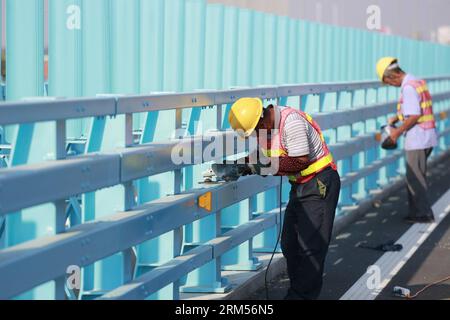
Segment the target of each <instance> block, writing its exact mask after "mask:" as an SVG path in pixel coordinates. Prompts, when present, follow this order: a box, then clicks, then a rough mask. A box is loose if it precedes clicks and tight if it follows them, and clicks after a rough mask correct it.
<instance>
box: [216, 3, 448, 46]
mask: <svg viewBox="0 0 450 320" xmlns="http://www.w3.org/2000/svg"><path fill="white" fill-rule="evenodd" d="M208 2H210V3H217V2H219V3H225V4H233V5H238V6H243V7H251V8H256V9H258V10H262V11H268V12H275V13H278V14H282V15H289V16H291V17H294V18H301V19H306V20H313V21H319V22H323V23H328V24H334V25H340V26H347V27H354V28H367V19H368V15H367V13H366V11H367V8H368V7H369V6H370V5H377V6H378V7H379V8H380V10H381V11H380V13H381V23H382V25H383V27H388V28H389V29H390V30H391V32H392V33H393V34H396V35H400V36H404V37H410V38H414V39H421V40H435V39H437V29H438V28H439V27H441V26H449V27H450V0H426V1H424V0H317V1H315V0H208Z"/></svg>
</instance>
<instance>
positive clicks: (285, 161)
mask: <svg viewBox="0 0 450 320" xmlns="http://www.w3.org/2000/svg"><path fill="white" fill-rule="evenodd" d="M267 161H269V163H267ZM309 164H310V160H309V156H302V157H280V158H270V160H268V159H267V158H266V160H265V161H264V164H262V163H261V162H259V161H258V163H253V164H252V163H248V162H247V166H248V169H247V170H245V167H244V169H243V175H251V174H257V175H265V176H266V175H274V176H290V175H296V174H298V173H299V172H301V171H303V170H305V169H306V168H308V167H309Z"/></svg>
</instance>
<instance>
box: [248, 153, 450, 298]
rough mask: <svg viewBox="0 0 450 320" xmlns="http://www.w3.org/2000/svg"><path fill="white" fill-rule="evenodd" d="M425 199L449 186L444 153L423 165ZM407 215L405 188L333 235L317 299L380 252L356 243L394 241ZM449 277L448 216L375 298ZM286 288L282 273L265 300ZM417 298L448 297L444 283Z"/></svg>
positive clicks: (343, 284) (331, 294)
mask: <svg viewBox="0 0 450 320" xmlns="http://www.w3.org/2000/svg"><path fill="white" fill-rule="evenodd" d="M428 176H429V177H428V181H429V185H430V189H429V198H430V201H431V203H432V204H434V203H435V202H436V201H437V200H438V199H439V198H440V197H441V196H442V195H443V194H444V193H445V192H446V191H447V190H449V189H450V155H447V156H446V157H445V158H444V159H443V160H442V161H441V162H440V163H439V164H438V165H436V166H435V167H434V168H429V173H428ZM407 215H408V204H407V195H406V190H405V188H402V189H400V190H399V191H397V192H396V193H395V194H392V195H390V196H389V197H388V198H386V199H385V200H383V201H382V202H381V206H380V207H378V208H375V207H374V208H372V210H369V211H367V212H366V213H365V215H364V216H362V217H361V218H360V219H359V220H357V221H356V222H355V223H353V224H351V225H350V226H348V227H346V228H344V229H343V230H342V232H340V234H338V235H337V236H335V237H334V239H333V240H332V243H331V245H330V250H329V253H328V256H327V261H326V266H325V274H324V286H323V289H322V294H321V297H320V299H321V300H338V299H339V298H340V297H341V296H342V295H344V293H345V292H347V290H348V289H350V288H351V286H352V285H353V284H354V283H355V282H356V281H357V280H358V279H359V278H360V277H361V276H362V275H363V274H365V273H366V271H367V267H368V266H370V265H373V264H374V263H375V262H376V261H377V260H378V259H379V258H380V257H381V256H382V255H383V254H384V253H383V252H379V251H374V250H370V249H363V248H360V247H358V245H359V244H361V243H362V242H365V243H367V244H368V245H373V246H376V245H380V244H384V243H387V242H389V241H396V240H398V239H399V238H400V237H401V236H402V235H403V234H404V233H405V232H406V231H407V230H408V229H409V228H410V227H411V225H409V224H407V223H405V222H404V221H403V218H404V217H406V216H407ZM447 276H450V215H448V216H447V217H446V219H445V220H443V221H442V222H441V224H440V225H439V226H438V227H437V228H436V230H435V231H434V232H433V233H432V234H431V235H430V237H429V238H428V239H427V240H426V241H425V243H424V244H422V246H421V247H420V248H419V249H418V250H417V251H416V253H415V254H414V255H413V257H412V258H411V259H410V260H409V261H408V262H407V263H406V264H405V266H404V267H403V268H402V269H401V270H400V271H399V273H398V274H397V275H396V276H395V277H394V278H393V279H392V281H391V282H390V283H389V284H388V285H387V287H386V288H385V290H384V291H383V292H381V294H380V295H379V296H378V299H385V300H387V299H396V298H394V297H393V296H392V294H391V292H392V287H393V286H394V285H399V286H402V287H408V288H410V289H411V290H412V292H413V293H414V292H416V291H417V290H419V289H421V288H423V287H424V286H425V285H427V284H429V283H432V282H435V281H437V280H440V279H442V278H444V277H447ZM288 286H289V280H288V278H287V275H286V274H283V275H282V276H280V277H278V278H277V279H275V280H274V281H272V282H271V283H270V284H269V296H270V299H274V300H279V299H283V297H284V296H285V294H286V291H287V289H288ZM249 299H252V300H265V299H266V296H265V290H264V288H262V289H261V290H259V291H257V292H255V293H254V294H253V295H252V296H250V297H249ZM418 299H433V300H434V299H439V300H440V299H450V281H447V282H445V283H442V284H440V285H437V286H433V287H432V288H430V289H429V290H427V291H425V292H424V293H423V294H422V295H421V296H420V297H418Z"/></svg>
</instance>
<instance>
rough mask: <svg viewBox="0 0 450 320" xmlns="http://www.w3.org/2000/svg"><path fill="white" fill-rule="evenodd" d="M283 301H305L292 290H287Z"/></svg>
mask: <svg viewBox="0 0 450 320" xmlns="http://www.w3.org/2000/svg"><path fill="white" fill-rule="evenodd" d="M283 300H305V299H304V298H302V297H301V296H299V295H298V294H297V293H295V292H294V291H293V290H291V289H289V290H288V293H287V294H286V296H285V297H284V299H283Z"/></svg>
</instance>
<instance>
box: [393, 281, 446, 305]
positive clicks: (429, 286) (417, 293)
mask: <svg viewBox="0 0 450 320" xmlns="http://www.w3.org/2000/svg"><path fill="white" fill-rule="evenodd" d="M449 280H450V276H448V277H445V278H443V279H441V280H438V281H436V282H433V283H430V284H429V285H426V286H425V287H423V288H422V289H420V290H419V291H417V292H416V293H415V294H413V295H411V294H410V293H409V290H407V289H406V290H405V289H404V288H400V287H398V289H400V294H399V295H400V296H401V297H403V298H405V299H407V300H413V299H415V298H417V297H418V296H419V295H420V294H422V293H423V292H424V291H426V290H428V289H430V288H431V287H433V286H436V285H438V284H441V283H443V282H446V281H449ZM403 290H405V291H403ZM402 292H405V293H404V294H402Z"/></svg>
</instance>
